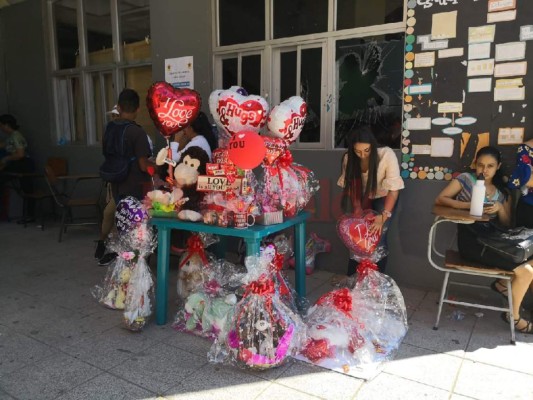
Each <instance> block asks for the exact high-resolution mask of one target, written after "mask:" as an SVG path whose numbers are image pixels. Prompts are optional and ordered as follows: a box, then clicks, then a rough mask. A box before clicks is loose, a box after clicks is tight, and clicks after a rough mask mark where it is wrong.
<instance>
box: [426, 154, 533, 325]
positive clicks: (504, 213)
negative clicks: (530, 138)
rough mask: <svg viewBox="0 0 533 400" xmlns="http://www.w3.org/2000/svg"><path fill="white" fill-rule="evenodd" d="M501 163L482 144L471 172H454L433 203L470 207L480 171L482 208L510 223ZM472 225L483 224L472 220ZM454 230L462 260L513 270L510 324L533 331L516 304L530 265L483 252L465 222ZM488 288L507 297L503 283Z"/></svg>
mask: <svg viewBox="0 0 533 400" xmlns="http://www.w3.org/2000/svg"><path fill="white" fill-rule="evenodd" d="M501 165H502V164H501V154H500V152H499V150H498V149H496V148H494V147H491V146H487V147H483V148H482V149H480V150H479V151H478V152H477V154H476V171H475V174H474V173H471V172H465V173H462V174H460V175H458V176H457V177H456V178H455V179H454V180H452V181H451V182H450V183H449V184H448V186H446V188H444V190H443V191H442V192H441V193H440V194H439V195H438V196H437V198H436V200H435V204H437V205H441V206H447V207H453V208H459V209H464V210H468V209H470V199H471V196H472V187H473V186H474V184H475V182H476V176H479V175H480V174H483V177H484V178H485V187H486V198H485V202H487V203H489V204H490V205H488V206H487V207H485V208H484V211H485V213H486V214H488V215H489V216H490V218H491V219H493V220H495V222H498V223H499V224H501V225H503V226H509V224H510V222H511V217H510V215H511V213H510V209H511V199H510V196H509V191H508V189H507V187H506V185H505V183H504V181H503V176H502V175H503V174H502V173H501V171H500V167H501ZM475 224H483V223H482V222H475ZM457 230H458V236H457V245H458V247H459V253H460V254H461V257H462V258H463V259H465V260H468V261H473V262H478V263H481V264H483V265H485V266H487V267H488V268H499V269H504V270H507V271H513V272H514V277H513V279H512V281H511V286H512V292H513V296H512V297H513V320H514V325H515V328H516V330H517V331H519V332H522V333H533V323H532V322H530V321H527V320H525V319H523V318H521V316H520V305H521V304H522V300H523V299H524V296H525V294H526V292H527V289H528V288H531V289H532V290H533V284H532V282H533V267H532V266H531V264H529V263H523V264H519V265H516V264H513V263H511V262H509V261H508V260H506V259H504V258H502V257H500V256H499V255H498V254H497V253H493V252H490V251H483V250H484V248H483V245H481V244H480V243H478V242H477V240H476V234H475V233H474V232H473V231H472V230H471V229H470V228H469V227H468V226H467V225H464V224H459V225H458V226H457ZM491 288H492V289H493V290H495V291H496V292H498V293H499V294H501V295H502V296H504V297H505V298H507V290H506V286H505V285H503V284H502V283H501V282H499V281H494V282H493V283H492V284H491ZM502 318H503V319H504V320H505V321H506V322H507V323H509V318H510V316H509V315H508V313H503V314H502Z"/></svg>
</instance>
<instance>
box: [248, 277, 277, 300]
mask: <svg viewBox="0 0 533 400" xmlns="http://www.w3.org/2000/svg"><path fill="white" fill-rule="evenodd" d="M274 292H275V290H274V282H273V281H272V280H271V279H261V280H258V281H253V282H252V283H250V284H249V285H248V286H247V287H246V294H245V296H246V295H249V294H257V295H259V296H267V295H270V294H274Z"/></svg>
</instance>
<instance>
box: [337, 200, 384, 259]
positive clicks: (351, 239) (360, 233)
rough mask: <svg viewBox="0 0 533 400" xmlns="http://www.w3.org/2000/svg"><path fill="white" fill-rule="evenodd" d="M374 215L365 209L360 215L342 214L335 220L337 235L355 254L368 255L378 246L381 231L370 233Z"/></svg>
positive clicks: (374, 213)
mask: <svg viewBox="0 0 533 400" xmlns="http://www.w3.org/2000/svg"><path fill="white" fill-rule="evenodd" d="M376 215H377V213H376V212H375V211H372V210H367V211H365V212H364V213H363V214H362V215H360V216H353V215H343V216H342V217H341V218H340V219H339V221H338V222H337V232H338V234H339V237H340V238H341V240H342V241H343V242H344V245H345V246H346V247H348V249H350V250H351V251H352V252H353V253H354V254H355V255H356V256H359V257H370V256H371V255H372V254H373V253H374V251H375V250H376V248H377V246H378V243H379V240H380V239H381V233H370V226H371V225H372V222H373V221H374V219H375V218H376Z"/></svg>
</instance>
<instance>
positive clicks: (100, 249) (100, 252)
mask: <svg viewBox="0 0 533 400" xmlns="http://www.w3.org/2000/svg"><path fill="white" fill-rule="evenodd" d="M104 254H105V243H104V241H103V240H97V241H96V250H95V251H94V258H96V259H97V260H99V259H101V258H102V257H103V256H104Z"/></svg>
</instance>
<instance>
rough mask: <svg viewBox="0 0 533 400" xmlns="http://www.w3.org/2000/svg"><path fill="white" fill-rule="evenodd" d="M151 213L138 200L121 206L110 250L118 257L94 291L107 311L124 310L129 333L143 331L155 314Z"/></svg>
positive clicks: (116, 217) (153, 238) (153, 242)
mask: <svg viewBox="0 0 533 400" xmlns="http://www.w3.org/2000/svg"><path fill="white" fill-rule="evenodd" d="M147 218H148V215H147V212H146V209H145V208H144V207H143V205H142V204H141V203H140V202H139V201H138V200H137V199H136V198H134V197H126V198H125V199H123V200H121V201H120V202H119V203H118V205H117V210H116V213H115V223H116V226H117V235H115V236H110V238H109V240H108V243H107V247H108V248H109V249H110V250H111V251H113V252H115V253H117V257H116V259H115V261H114V262H113V263H112V264H111V265H110V266H109V268H108V270H107V272H106V276H105V278H104V281H103V283H102V284H101V285H96V286H95V287H94V288H92V289H91V294H92V295H93V297H94V298H95V299H96V300H97V301H98V302H99V303H100V304H102V305H104V306H105V307H108V308H111V309H116V310H124V318H123V322H124V325H125V327H126V328H127V329H129V330H131V331H140V330H141V329H142V328H143V327H144V325H145V324H146V322H147V319H148V317H149V316H150V315H151V314H152V312H153V304H154V279H153V277H152V274H151V272H150V268H149V266H148V264H147V262H146V258H147V257H148V256H149V255H150V254H151V253H152V252H153V251H154V248H155V247H156V238H155V235H154V233H153V231H152V228H151V227H149V226H148V223H147Z"/></svg>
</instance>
